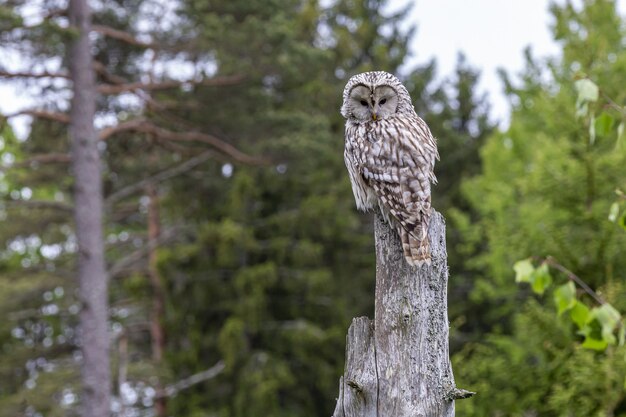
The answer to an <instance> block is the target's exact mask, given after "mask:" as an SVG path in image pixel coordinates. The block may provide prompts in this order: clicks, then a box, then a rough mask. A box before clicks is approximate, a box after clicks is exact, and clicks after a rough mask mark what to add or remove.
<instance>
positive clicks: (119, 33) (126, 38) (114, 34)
mask: <svg viewBox="0 0 626 417" xmlns="http://www.w3.org/2000/svg"><path fill="white" fill-rule="evenodd" d="M91 30H92V31H94V32H98V33H100V34H102V35H104V36H108V37H109V38H113V39H117V40H120V41H123V42H126V43H128V44H130V45H135V46H141V47H142V48H153V47H154V44H152V43H150V42H143V41H140V40H139V39H137V38H135V37H134V36H133V35H131V34H130V33H128V32H125V31H123V30H119V29H113V28H112V27H110V26H104V25H92V26H91Z"/></svg>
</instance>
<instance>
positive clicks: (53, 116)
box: [4, 109, 70, 123]
mask: <svg viewBox="0 0 626 417" xmlns="http://www.w3.org/2000/svg"><path fill="white" fill-rule="evenodd" d="M17 116H33V117H37V118H39V119H47V120H53V121H56V122H61V123H69V122H70V117H69V116H68V115H67V114H65V113H59V112H53V111H47V110H37V109H27V110H20V111H18V112H15V113H11V114H7V115H6V116H4V117H5V118H7V119H10V118H11V117H17Z"/></svg>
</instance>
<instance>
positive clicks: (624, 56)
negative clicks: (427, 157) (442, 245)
mask: <svg viewBox="0 0 626 417" xmlns="http://www.w3.org/2000/svg"><path fill="white" fill-rule="evenodd" d="M551 11H552V13H553V15H554V19H555V26H554V28H553V29H554V36H555V39H557V40H558V41H560V42H561V45H562V47H563V56H562V57H558V58H554V59H546V60H538V59H536V58H534V57H533V55H532V53H531V51H527V54H526V59H527V68H526V70H525V71H524V72H523V73H522V74H521V76H520V81H519V85H518V84H516V83H515V82H513V81H512V80H511V79H509V78H508V76H506V75H504V81H505V85H506V86H507V92H508V94H509V97H510V100H511V103H512V105H513V110H512V113H511V123H510V126H509V127H508V129H507V130H505V131H503V132H497V133H495V134H493V135H491V136H490V137H489V138H488V139H487V140H486V142H485V145H484V146H483V147H482V149H481V160H482V172H481V173H480V175H477V176H476V177H474V178H472V179H471V180H469V181H465V182H464V184H462V190H463V192H464V195H465V196H467V198H468V199H469V201H470V204H471V207H472V208H473V209H474V210H476V211H477V213H478V216H479V217H478V221H476V222H474V223H472V222H471V221H469V219H468V218H467V217H466V216H460V218H459V223H460V224H462V225H463V230H464V232H463V242H464V243H465V244H466V245H467V246H468V247H469V250H470V253H471V250H472V249H473V250H475V251H476V253H477V255H476V256H474V257H473V258H471V259H469V260H468V261H466V263H465V265H466V267H467V268H471V269H473V270H474V271H476V275H477V279H476V280H475V281H474V285H473V288H472V291H471V293H470V301H469V302H468V303H467V304H466V311H467V313H465V314H467V315H468V316H470V317H472V318H474V319H475V320H477V321H479V323H480V324H479V326H478V327H479V328H481V329H482V330H483V331H486V332H487V335H486V336H485V335H481V338H480V339H479V340H477V341H476V342H472V343H469V344H468V345H466V346H465V347H464V348H463V350H462V351H461V352H459V353H458V354H456V355H454V357H453V361H454V363H455V368H454V369H455V376H456V379H457V382H458V384H459V385H460V386H463V387H467V388H468V389H471V390H473V391H477V392H478V393H479V395H477V396H476V397H475V398H473V399H472V401H467V402H459V403H458V409H457V410H458V413H459V415H464V416H496V415H519V416H521V415H541V416H606V415H614V416H622V415H626V390H624V375H626V373H625V372H626V371H625V370H624V364H625V363H626V362H625V360H624V359H625V354H626V351H624V348H625V347H624V345H623V334H624V325H623V318H622V317H621V315H620V313H619V311H626V310H625V309H626V305H625V304H624V300H626V292H625V287H624V285H623V282H624V279H625V276H624V271H626V263H625V258H624V256H623V254H624V248H625V247H626V234H625V233H623V231H622V230H621V227H619V219H620V218H621V215H622V213H623V200H622V198H621V196H620V194H619V193H618V197H617V199H616V198H615V190H616V188H617V189H618V190H620V189H623V188H624V186H625V184H624V176H623V167H624V166H626V153H624V152H619V151H617V149H619V146H621V145H620V142H619V140H620V138H621V137H622V135H623V128H620V126H622V124H623V122H624V113H623V104H622V103H624V102H625V101H624V100H626V95H625V93H624V91H623V89H620V88H617V87H616V86H618V85H623V84H624V83H625V82H626V79H624V74H626V72H624V68H626V52H625V50H624V47H623V44H622V43H621V41H620V39H622V38H623V36H624V32H623V31H624V25H623V22H621V18H620V17H619V15H618V13H617V12H616V10H615V2H613V1H606V0H597V1H589V2H584V3H583V4H582V6H581V7H575V6H574V5H573V4H572V3H567V4H565V5H562V6H560V5H557V4H553V5H552V6H551ZM609 98H610V99H609ZM607 219H608V220H610V221H608V220H607ZM481 249H487V250H481ZM520 259H521V260H520ZM533 259H546V261H545V262H542V261H540V262H539V263H536V262H535V261H533ZM555 259H558V260H559V262H561V263H563V265H567V267H568V268H569V269H571V270H572V271H575V273H576V278H577V279H576V280H575V282H576V283H577V284H579V283H586V284H587V287H589V290H592V289H593V290H595V291H594V292H589V291H587V288H585V289H584V291H580V290H578V291H577V289H576V288H577V286H575V284H574V282H572V281H571V280H573V274H572V273H571V272H569V271H567V270H565V268H564V267H562V265H558V267H557V264H556V262H555V261H554V260H555ZM511 266H513V270H511ZM562 273H565V275H563V274H562ZM513 274H514V275H515V280H516V281H517V282H518V283H520V284H521V289H522V290H521V291H520V289H519V288H516V286H515V285H513V279H512V278H513ZM451 283H452V285H453V284H454V281H453V280H452V281H451ZM553 283H554V284H553ZM527 285H528V288H530V290H531V291H532V292H533V293H535V294H538V295H541V294H543V295H544V296H543V297H540V298H539V299H536V298H535V297H532V296H529V295H530V292H529V291H525V288H527ZM580 288H583V287H580ZM594 293H595V294H596V295H598V299H600V298H599V297H600V296H601V298H602V301H603V302H602V303H600V304H599V305H598V303H597V302H596V301H594V300H593V296H592V295H590V294H594ZM476 312H482V313H483V314H476ZM503 369H506V372H502V370H503ZM510 375H514V376H515V377H514V378H510Z"/></svg>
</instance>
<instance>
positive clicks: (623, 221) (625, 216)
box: [617, 210, 626, 230]
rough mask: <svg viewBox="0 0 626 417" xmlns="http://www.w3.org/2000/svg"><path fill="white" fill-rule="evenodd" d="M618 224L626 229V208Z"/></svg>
mask: <svg viewBox="0 0 626 417" xmlns="http://www.w3.org/2000/svg"><path fill="white" fill-rule="evenodd" d="M617 224H619V225H620V226H621V227H622V229H624V230H626V210H624V212H623V213H622V215H621V216H620V217H619V220H618V221H617Z"/></svg>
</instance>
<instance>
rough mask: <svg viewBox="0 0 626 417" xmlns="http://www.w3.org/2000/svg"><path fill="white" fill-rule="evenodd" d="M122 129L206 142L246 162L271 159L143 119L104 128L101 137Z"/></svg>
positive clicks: (200, 135)
mask: <svg viewBox="0 0 626 417" xmlns="http://www.w3.org/2000/svg"><path fill="white" fill-rule="evenodd" d="M122 131H135V132H139V133H146V134H150V135H154V136H155V137H156V138H159V139H163V140H170V141H177V142H199V143H205V144H207V145H210V146H212V147H213V148H215V149H217V150H219V151H220V152H222V153H224V154H225V155H228V156H229V157H230V158H232V159H233V160H235V161H237V162H241V163H244V164H250V165H262V164H267V163H269V161H267V160H263V159H260V158H255V157H252V156H250V155H247V154H245V153H243V152H241V151H240V150H238V149H237V148H235V147H234V146H233V145H231V144H229V143H227V142H225V141H223V140H221V139H218V138H216V137H215V136H212V135H209V134H206V133H200V132H173V131H171V130H167V129H163V128H161V127H159V126H156V125H155V124H153V123H150V122H147V121H145V120H141V119H135V120H130V121H128V122H124V123H121V124H119V125H117V126H113V127H110V128H107V129H103V130H102V131H101V132H100V139H106V138H108V137H109V136H111V135H112V134H114V133H119V132H122Z"/></svg>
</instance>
